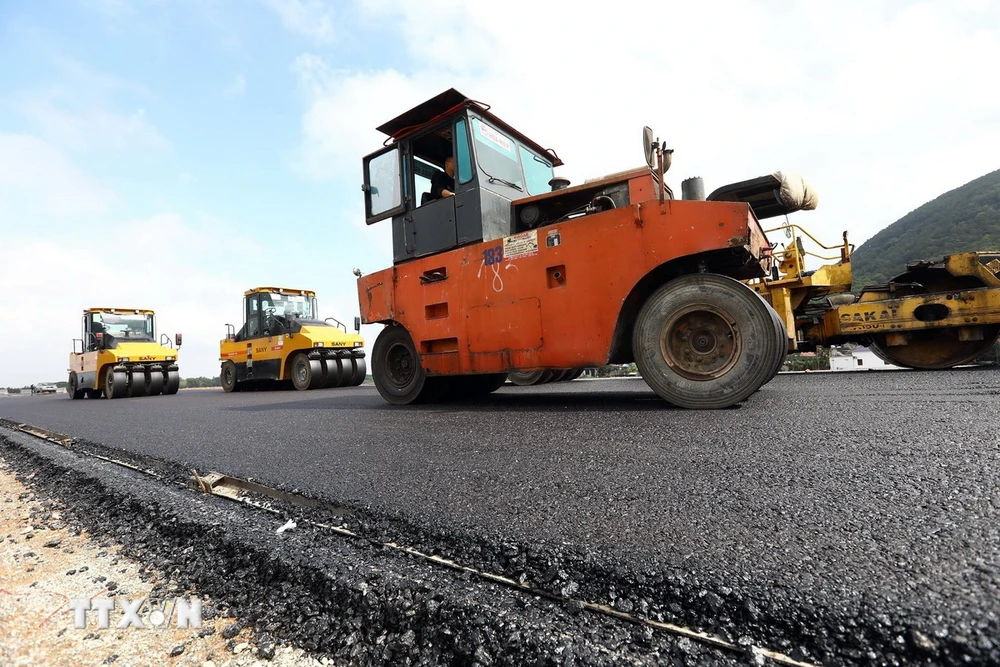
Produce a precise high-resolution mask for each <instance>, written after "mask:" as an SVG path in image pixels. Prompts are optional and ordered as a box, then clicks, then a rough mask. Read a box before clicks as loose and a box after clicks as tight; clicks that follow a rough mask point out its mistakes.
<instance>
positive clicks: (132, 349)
mask: <svg viewBox="0 0 1000 667" xmlns="http://www.w3.org/2000/svg"><path fill="white" fill-rule="evenodd" d="M95 314H107V315H143V316H145V317H149V318H152V320H153V332H154V333H155V321H156V320H155V318H156V313H155V312H154V311H152V310H147V309H144V308H87V309H85V310H84V311H83V326H82V338H75V339H73V351H72V352H70V355H69V368H68V371H69V381H68V384H67V386H66V392H67V393H68V394H69V395H70V396H71V397H72V398H75V399H79V398H83V397H84V396H86V397H88V398H98V397H100V396H102V395H103V396H104V397H105V398H124V397H136V396H155V395H157V394H176V393H177V390H178V389H179V388H180V373H179V369H178V366H177V359H178V355H179V350H177V349H174V348H173V347H168V346H166V345H164V344H163V343H164V339H166V341H165V342H166V343H167V344H168V345H172V343H171V341H170V339H169V337H168V336H167V335H166V334H162V335H161V336H160V342H155V340H154V341H150V340H129V339H128V338H116V337H113V336H110V335H105V334H104V333H103V332H100V331H94V330H93V329H92V326H93V318H92V316H93V315H95ZM176 344H177V347H178V348H179V347H180V345H181V335H180V334H177V337H176ZM78 347H79V351H77V348H78Z"/></svg>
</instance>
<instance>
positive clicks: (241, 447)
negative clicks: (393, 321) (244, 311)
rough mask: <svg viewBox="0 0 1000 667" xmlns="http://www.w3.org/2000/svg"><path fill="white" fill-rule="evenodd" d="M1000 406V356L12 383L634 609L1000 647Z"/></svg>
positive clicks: (828, 646) (101, 423)
mask: <svg viewBox="0 0 1000 667" xmlns="http://www.w3.org/2000/svg"><path fill="white" fill-rule="evenodd" d="M998 408H1000V369H996V368H982V369H961V370H954V371H948V372H936V373H929V372H926V373H925V372H910V371H884V372H868V373H843V374H831V373H813V374H800V375H782V376H779V377H778V378H776V379H775V380H774V381H772V382H771V383H770V384H768V385H767V386H765V387H764V388H763V389H762V390H761V391H760V392H758V393H757V394H755V395H754V396H753V397H751V399H749V400H748V401H747V402H746V403H745V404H743V405H742V406H740V407H738V408H734V409H729V410H720V411H697V412H695V411H684V410H679V409H673V408H670V407H669V406H666V405H665V404H663V403H662V402H660V401H659V400H657V399H656V398H655V396H654V395H653V394H652V393H651V392H650V391H649V390H648V389H647V387H646V385H645V384H644V383H643V382H642V381H641V380H634V379H629V380H616V381H581V380H578V381H575V382H572V383H568V384H558V385H548V386H544V387H538V388H516V387H508V388H504V389H501V390H500V391H499V392H497V393H496V394H494V395H492V396H491V397H489V398H488V399H485V400H482V401H479V402H475V403H472V402H470V403H464V404H456V405H446V406H433V407H427V406H422V407H417V406H411V407H405V408H400V407H390V406H388V405H386V404H385V403H384V402H383V401H382V400H381V398H379V396H378V395H377V393H376V392H375V391H374V389H373V388H370V387H358V388H351V389H335V390H322V391H316V392H294V391H292V392H276V393H246V394H224V393H222V392H221V390H218V391H216V390H213V391H182V392H180V393H179V394H177V395H176V396H172V397H157V398H141V399H127V400H115V401H107V400H82V401H71V400H69V399H68V397H66V396H65V395H64V394H60V395H58V396H55V397H53V396H37V397H21V398H13V397H12V398H7V399H4V400H0V416H2V417H6V418H9V419H14V420H18V421H24V422H28V423H31V424H34V425H37V426H42V427H45V428H49V429H52V430H55V431H59V432H63V433H67V434H70V435H74V436H78V437H84V438H87V439H90V440H94V441H98V442H101V443H103V444H106V445H109V446H112V447H117V448H122V449H125V450H130V451H134V452H138V453H142V454H147V455H153V456H157V457H161V458H165V459H169V460H172V461H176V462H180V463H183V464H184V465H185V466H189V467H194V468H197V469H199V470H217V471H220V472H225V473H228V474H231V475H236V476H240V477H250V478H253V479H257V480H262V481H264V482H267V483H271V484H275V485H278V486H282V487H284V488H289V489H301V490H305V491H308V492H310V493H314V494H317V495H321V496H323V497H325V498H327V499H329V500H332V501H335V502H337V503H343V504H347V505H350V506H354V507H359V508H369V509H370V510H372V511H373V512H377V513H384V514H386V515H389V516H394V517H399V518H401V519H405V520H406V521H408V522H411V523H412V524H413V525H423V526H429V527H433V528H435V529H441V530H444V531H451V532H453V533H455V534H461V535H467V536H470V538H472V539H474V538H479V537H481V538H483V539H485V540H492V541H495V542H500V543H502V542H503V541H505V540H509V541H511V542H518V543H533V544H538V545H544V548H545V549H549V548H551V549H553V550H558V549H559V548H565V549H566V550H567V552H570V551H575V552H579V553H584V554H586V556H585V558H584V560H583V561H581V562H582V563H584V565H581V566H580V567H581V569H580V570H579V574H578V575H577V578H578V582H577V583H578V585H580V586H582V587H583V588H585V589H587V590H588V591H589V592H590V593H591V594H592V595H597V596H599V595H600V594H601V591H600V586H601V582H599V581H592V580H586V581H580V580H579V579H581V578H583V577H586V576H587V575H586V568H587V567H590V568H592V569H591V572H596V571H599V570H601V568H605V570H604V571H606V572H608V573H609V575H608V581H613V582H614V583H613V584H608V586H611V585H618V586H619V590H618V596H619V597H620V598H622V599H625V598H628V597H629V596H631V601H629V600H625V601H624V602H622V601H621V600H620V601H619V606H621V607H624V608H626V609H633V608H634V607H635V605H640V606H642V605H645V604H646V602H645V601H646V600H648V601H649V602H650V603H651V604H653V605H654V606H655V603H656V600H657V598H658V592H660V593H662V596H660V597H661V599H663V600H666V599H669V598H670V595H675V596H676V595H681V598H679V599H681V600H682V601H683V596H686V599H687V604H688V605H690V606H691V607H698V608H699V609H701V610H702V612H703V613H711V612H712V611H713V610H714V611H715V613H717V614H718V615H719V616H721V617H722V618H723V619H724V621H728V626H729V627H734V628H737V629H738V628H740V627H744V626H747V627H751V626H753V623H754V622H755V621H756V619H757V618H758V617H767V618H769V619H771V620H770V623H771V625H778V626H780V625H781V620H780V619H782V618H784V619H785V620H786V621H787V626H788V628H793V629H794V628H798V635H799V636H801V637H803V639H802V642H803V643H804V644H809V643H812V644H813V646H809V647H807V648H808V649H809V651H811V655H816V653H817V648H816V647H817V646H818V647H819V652H820V653H821V654H823V653H824V652H825V650H829V651H831V652H833V653H836V654H838V655H841V656H847V658H845V659H858V660H860V659H862V658H864V656H866V655H867V656H868V657H869V658H873V657H874V655H873V654H871V653H870V651H871V650H872V647H874V650H875V653H880V652H881V650H882V649H880V647H879V643H880V642H881V643H882V645H883V646H884V647H887V646H888V645H889V644H898V645H899V646H897V647H896V648H899V647H901V646H906V647H907V651H910V652H911V653H914V654H919V652H920V651H926V652H927V654H928V655H929V656H936V657H935V658H934V659H938V658H940V657H941V655H945V654H947V655H955V652H956V651H957V652H959V653H961V652H962V651H967V652H968V653H969V654H970V655H973V656H978V658H982V657H983V656H987V657H989V656H996V655H997V651H1000V648H998V645H997V644H996V643H994V642H1000V640H998V639H997V637H998V635H1000V630H998V629H1000V622H998V614H1000V409H998ZM539 548H540V549H542V548H543V547H539ZM572 577H573V575H572V574H571V575H569V578H572ZM621 582H632V584H634V586H633V589H634V590H625V591H622V590H621V587H622V586H623V585H625V584H622V583H621ZM626 588H628V587H627V585H626ZM668 591H669V592H670V595H668V594H667V592H668ZM604 593H607V591H606V590H605V591H604ZM612 595H613V593H612ZM680 606H686V605H684V604H681V605H680ZM674 611H675V612H677V613H676V615H677V616H678V617H682V616H683V613H682V612H681V611H679V610H678V609H674ZM775 619H778V620H777V621H775ZM761 622H762V623H763V621H761ZM722 625H723V626H726V625H727V623H723V624H722ZM809 628H812V630H809ZM810 632H811V633H812V636H809V633H810ZM789 635H795V632H794V631H793V630H789ZM853 636H858V637H859V639H858V640H857V643H856V645H853V646H852V645H851V642H852V640H851V637H853ZM832 645H835V647H833V646H832ZM824 647H825V649H824ZM886 650H888V649H886ZM942 651H943V652H944V653H941V652H942ZM826 654H829V653H826ZM807 655H809V653H807Z"/></svg>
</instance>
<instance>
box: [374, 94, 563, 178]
mask: <svg viewBox="0 0 1000 667" xmlns="http://www.w3.org/2000/svg"><path fill="white" fill-rule="evenodd" d="M465 108H472V109H475V110H476V112H477V113H478V114H480V115H481V116H482V117H483V118H484V119H486V120H488V121H489V122H490V123H492V124H493V125H495V126H496V127H497V128H498V129H501V130H503V131H504V132H506V133H508V134H510V135H511V136H513V137H514V138H515V139H517V140H518V141H520V142H521V143H523V144H524V145H525V146H528V147H529V148H531V149H533V150H535V151H537V152H538V153H539V154H540V155H547V156H548V157H549V159H551V160H552V166H553V167H558V166H560V165H562V164H563V161H562V160H560V159H559V156H558V155H556V152H555V151H554V150H552V149H551V148H543V147H542V146H541V145H539V144H538V143H537V142H535V141H533V140H532V139H530V138H529V137H527V136H526V135H524V134H522V133H521V132H520V131H518V130H517V129H515V128H513V127H512V126H510V125H508V124H507V123H506V122H504V121H502V120H500V119H499V118H497V117H496V116H495V115H493V114H492V113H490V112H489V109H490V105H488V104H484V103H482V102H477V101H476V100H474V99H472V98H470V97H467V96H465V95H463V94H462V93H460V92H458V91H457V90H455V89H454V88H449V89H448V90H446V91H444V92H443V93H441V94H439V95H436V96H434V97H432V98H431V99H429V100H427V101H426V102H421V103H420V104H418V105H417V106H415V107H413V108H412V109H410V110H409V111H404V112H403V113H401V114H400V115H398V116H396V117H395V118H393V119H392V120H390V121H388V122H386V123H382V124H381V125H379V126H378V127H377V128H375V129H376V130H378V131H379V132H382V133H383V134H386V135H388V136H389V139H386V141H385V143H386V144H388V143H389V141H390V140H392V141H399V140H400V139H403V138H405V137H407V136H409V135H411V134H414V133H415V132H418V131H419V130H421V129H423V128H424V127H426V126H428V125H433V124H434V123H437V122H438V121H440V120H443V119H445V118H447V117H448V116H450V115H452V114H454V113H456V112H457V111H459V110H460V109H465Z"/></svg>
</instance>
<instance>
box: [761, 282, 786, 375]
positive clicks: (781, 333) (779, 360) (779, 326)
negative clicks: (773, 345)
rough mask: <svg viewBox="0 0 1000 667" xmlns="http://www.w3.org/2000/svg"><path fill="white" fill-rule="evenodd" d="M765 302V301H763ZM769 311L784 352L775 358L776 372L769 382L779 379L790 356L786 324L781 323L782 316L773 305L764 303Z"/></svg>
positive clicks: (780, 346)
mask: <svg viewBox="0 0 1000 667" xmlns="http://www.w3.org/2000/svg"><path fill="white" fill-rule="evenodd" d="M762 300H763V299H762ZM764 304H765V305H766V306H767V309H768V310H769V311H771V319H772V320H774V329H775V335H776V336H777V337H778V346H779V348H781V349H782V350H783V351H782V352H780V353H779V354H777V355H776V356H775V360H774V372H773V373H771V377H770V378H768V382H770V381H771V380H773V379H774V378H776V377H778V373H779V372H781V367H782V366H783V365H784V363H785V357H787V356H788V331H787V330H786V329H785V323H784V322H782V321H781V316H780V315H778V312H777V311H776V310H775V309H774V308H772V307H771V304H769V303H767V301H764Z"/></svg>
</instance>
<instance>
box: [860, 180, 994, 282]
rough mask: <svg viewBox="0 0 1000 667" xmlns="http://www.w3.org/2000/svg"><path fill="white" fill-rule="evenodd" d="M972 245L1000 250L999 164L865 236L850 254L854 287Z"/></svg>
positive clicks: (886, 277)
mask: <svg viewBox="0 0 1000 667" xmlns="http://www.w3.org/2000/svg"><path fill="white" fill-rule="evenodd" d="M972 250H978V251H997V252H1000V170H997V171H994V172H991V173H989V174H986V175H985V176H981V177H980V178H977V179H976V180H974V181H971V182H969V183H966V184H965V185H963V186H962V187H959V188H956V189H954V190H951V191H950V192H946V193H944V194H943V195H941V196H940V197H937V198H936V199H932V200H931V201H929V202H927V203H926V204H924V205H923V206H921V207H920V208H918V209H916V210H915V211H912V212H910V213H908V214H906V215H905V216H903V217H902V218H900V219H899V220H897V221H896V222H894V223H892V224H891V225H889V226H888V227H886V228H885V229H883V230H882V231H880V232H879V233H878V234H876V235H875V236H873V237H872V238H870V239H868V240H867V241H865V242H864V243H863V244H862V245H861V246H860V247H859V248H857V250H855V252H854V254H853V255H852V257H851V264H852V271H853V274H854V281H853V282H854V292H855V293H857V292H860V291H861V288H862V287H864V286H865V285H871V284H875V283H883V282H885V281H886V280H888V279H889V278H891V277H893V276H896V275H899V274H901V273H903V272H904V271H905V270H906V264H907V263H908V262H914V261H916V260H921V259H926V260H939V259H941V258H942V257H944V256H945V255H950V254H952V253H956V252H967V251H972Z"/></svg>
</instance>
